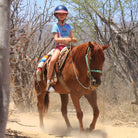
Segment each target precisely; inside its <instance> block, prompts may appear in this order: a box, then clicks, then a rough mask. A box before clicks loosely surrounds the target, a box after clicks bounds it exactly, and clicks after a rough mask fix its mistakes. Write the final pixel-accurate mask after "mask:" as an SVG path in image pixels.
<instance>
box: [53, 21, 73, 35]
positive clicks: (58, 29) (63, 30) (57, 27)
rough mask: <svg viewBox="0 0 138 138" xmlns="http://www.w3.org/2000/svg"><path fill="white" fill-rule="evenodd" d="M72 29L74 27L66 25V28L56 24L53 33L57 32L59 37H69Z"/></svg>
mask: <svg viewBox="0 0 138 138" xmlns="http://www.w3.org/2000/svg"><path fill="white" fill-rule="evenodd" d="M72 29H73V27H72V26H71V25H69V24H67V23H65V25H64V26H60V25H58V24H54V25H53V28H52V31H51V32H52V33H54V32H56V33H57V34H58V37H69V34H70V31H71V30H72Z"/></svg>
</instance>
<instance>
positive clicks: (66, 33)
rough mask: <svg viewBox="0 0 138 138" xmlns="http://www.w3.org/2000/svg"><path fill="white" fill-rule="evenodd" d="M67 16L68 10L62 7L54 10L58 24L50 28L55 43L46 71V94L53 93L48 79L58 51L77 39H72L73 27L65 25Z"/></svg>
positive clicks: (58, 53)
mask: <svg viewBox="0 0 138 138" xmlns="http://www.w3.org/2000/svg"><path fill="white" fill-rule="evenodd" d="M67 15H68V9H67V8H66V7H65V6H64V5H59V6H57V7H56V8H55V11H54V16H55V17H56V18H57V19H58V23H56V24H54V25H53V28H52V33H53V35H54V41H55V50H54V52H53V55H52V57H51V61H50V63H49V67H48V70H47V88H46V91H47V92H52V91H54V88H53V87H52V86H51V85H50V79H51V77H52V73H53V69H54V64H55V63H56V61H57V59H58V57H59V55H60V51H61V50H62V49H63V48H64V47H65V46H66V44H69V43H75V42H77V39H76V38H74V37H73V33H72V29H73V27H72V26H71V25H69V24H67V23H65V20H66V17H67Z"/></svg>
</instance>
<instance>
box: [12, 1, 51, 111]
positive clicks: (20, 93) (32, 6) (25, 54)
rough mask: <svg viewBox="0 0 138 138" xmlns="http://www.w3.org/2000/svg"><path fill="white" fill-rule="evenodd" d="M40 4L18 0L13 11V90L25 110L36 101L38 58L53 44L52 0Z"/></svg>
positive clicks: (15, 98)
mask: <svg viewBox="0 0 138 138" xmlns="http://www.w3.org/2000/svg"><path fill="white" fill-rule="evenodd" d="M43 2H44V5H42V6H43V7H39V6H38V5H37V3H36V2H35V1H30V0H29V1H26V3H24V1H22V0H14V1H13V2H12V3H11V15H10V23H11V24H10V27H11V32H10V76H11V82H12V86H13V89H12V90H13V91H12V93H11V95H12V98H13V100H14V103H15V105H16V107H17V108H20V109H22V110H24V109H25V108H26V107H29V108H31V107H32V105H33V79H34V72H35V70H36V64H37V61H38V60H39V59H40V58H41V57H42V56H43V55H44V54H45V53H46V50H48V46H50V45H52V43H51V42H52V37H51V35H50V33H49V32H50V31H49V29H50V27H51V26H50V25H49V23H50V21H51V20H52V12H51V8H52V4H51V3H52V0H50V1H47V0H46V1H43Z"/></svg>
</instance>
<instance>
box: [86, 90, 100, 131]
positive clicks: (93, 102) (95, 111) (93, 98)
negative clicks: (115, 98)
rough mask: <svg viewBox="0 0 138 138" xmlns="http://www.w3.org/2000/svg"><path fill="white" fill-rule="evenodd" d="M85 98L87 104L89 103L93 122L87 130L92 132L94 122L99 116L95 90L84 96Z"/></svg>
mask: <svg viewBox="0 0 138 138" xmlns="http://www.w3.org/2000/svg"><path fill="white" fill-rule="evenodd" d="M85 97H86V99H87V100H88V102H89V103H90V105H91V107H92V108H93V121H92V123H91V124H90V128H89V130H90V131H92V130H93V129H95V125H96V121H97V118H98V116H99V109H98V106H97V94H96V90H94V91H92V92H91V93H90V94H88V95H85Z"/></svg>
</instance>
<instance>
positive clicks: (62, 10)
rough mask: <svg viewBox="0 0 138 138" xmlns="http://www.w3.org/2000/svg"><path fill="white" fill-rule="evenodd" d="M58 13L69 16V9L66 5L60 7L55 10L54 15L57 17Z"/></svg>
mask: <svg viewBox="0 0 138 138" xmlns="http://www.w3.org/2000/svg"><path fill="white" fill-rule="evenodd" d="M56 13H66V14H68V9H67V8H66V7H65V6H64V5H59V6H57V7H56V8H55V11H54V15H56Z"/></svg>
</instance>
